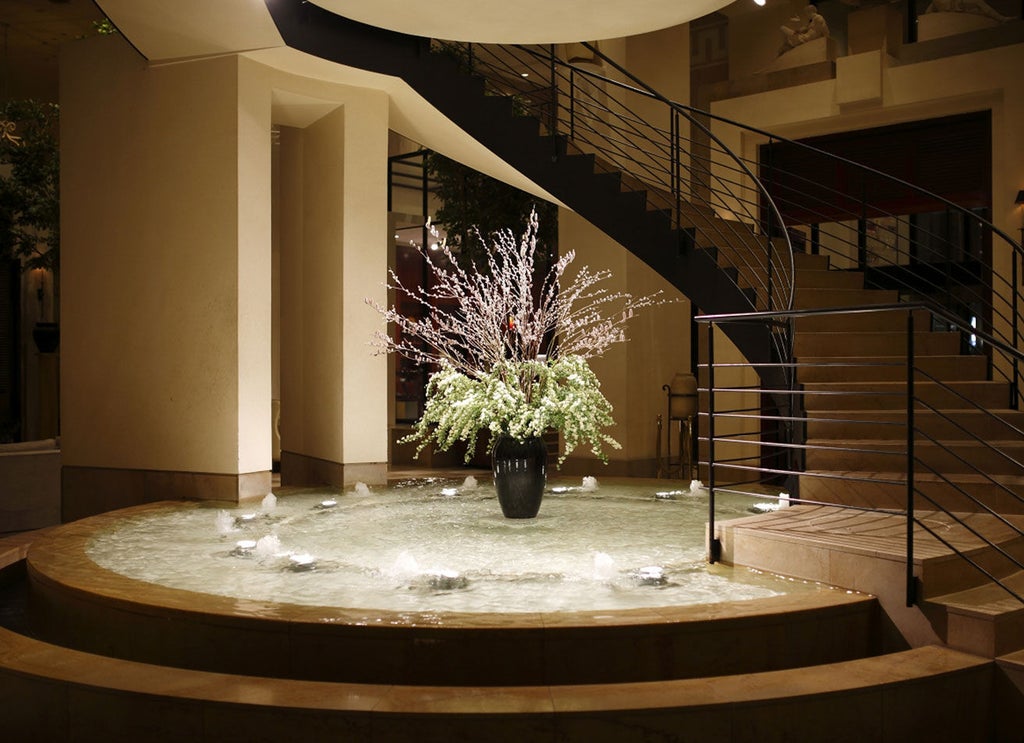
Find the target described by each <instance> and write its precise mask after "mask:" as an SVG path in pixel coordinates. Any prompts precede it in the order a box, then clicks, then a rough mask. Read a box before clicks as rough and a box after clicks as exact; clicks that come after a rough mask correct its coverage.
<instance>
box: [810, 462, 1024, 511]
mask: <svg viewBox="0 0 1024 743" xmlns="http://www.w3.org/2000/svg"><path fill="white" fill-rule="evenodd" d="M799 477H800V486H799V492H800V497H801V498H805V499H807V500H809V501H815V502H819V503H841V504H845V505H849V506H858V507H866V508H890V509H904V508H906V503H907V478H906V474H905V473H904V472H902V471H900V472H891V471H867V472H863V471H862V472H857V471H848V470H831V469H830V470H810V469H808V470H806V471H805V472H803V473H801V474H800V476H799ZM843 478H845V479H843ZM914 489H915V491H916V493H917V496H916V502H917V503H919V504H924V506H925V507H927V508H942V509H945V510H947V511H959V512H966V511H978V510H981V509H982V505H979V504H983V505H984V507H985V508H989V509H991V510H992V511H995V512H996V513H1002V514H1024V476H1021V475H979V474H962V473H961V474H956V473H951V474H949V475H944V476H942V477H940V476H938V475H935V474H934V473H930V472H920V473H916V474H915V475H914Z"/></svg>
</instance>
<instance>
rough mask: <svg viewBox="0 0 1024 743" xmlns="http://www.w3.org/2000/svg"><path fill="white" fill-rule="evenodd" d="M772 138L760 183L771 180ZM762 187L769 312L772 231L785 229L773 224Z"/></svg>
mask: <svg viewBox="0 0 1024 743" xmlns="http://www.w3.org/2000/svg"><path fill="white" fill-rule="evenodd" d="M773 140H774V138H773V137H769V138H768V162H767V170H768V172H767V173H766V174H762V179H761V183H762V184H764V183H771V182H772V180H771V178H772V175H773V174H772V153H773V152H774V148H773V147H772V144H773ZM765 175H766V176H767V178H765V177H764V176H765ZM755 188H756V186H755ZM762 188H764V192H761V193H760V196H761V199H760V200H761V206H760V210H761V211H763V213H764V214H765V218H764V219H765V227H764V233H765V243H766V244H765V250H766V251H767V260H766V268H767V272H768V277H767V281H766V286H767V291H768V297H767V300H768V301H767V309H768V311H769V312H771V311H772V309H774V304H773V302H772V295H773V294H774V293H775V292H774V287H773V286H772V282H773V280H774V277H773V275H772V273H773V272H772V233H774V232H775V230H776V228H778V229H785V226H784V225H781V224H780V225H776V224H775V210H774V209H772V208H771V207H770V206H769V203H768V199H767V198H765V197H766V196H767V195H768V193H767V186H762ZM754 309H757V307H755V308H754ZM782 309H788V308H786V307H783V308H782Z"/></svg>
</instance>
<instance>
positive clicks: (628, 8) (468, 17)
mask: <svg viewBox="0 0 1024 743" xmlns="http://www.w3.org/2000/svg"><path fill="white" fill-rule="evenodd" d="M312 2H313V3H314V4H316V5H319V6H320V7H322V8H324V9H325V10H329V11H331V12H332V13H336V14H338V15H341V16H345V17H346V18H351V19H353V20H356V21H361V22H363V23H368V24H370V25H371V26H379V27H380V28H389V29H391V30H393V31H401V32H403V33H408V34H415V35H417V36H431V37H435V38H440V39H449V40H452V41H479V42H482V43H492V44H548V43H557V42H565V41H592V40H596V39H610V38H618V37H622V36H633V35H635V34H640V33H646V32H648V31H656V30H658V29H661V28H668V27H669V26H677V25H679V24H680V23H685V22H686V21H689V20H692V19H694V18H700V17H701V16H705V15H707V14H708V13H713V12H714V11H716V10H718V9H719V8H721V7H724V6H725V5H728V4H729V3H730V2H732V0H514V1H512V2H509V0H429V2H426V1H424V0H418V1H417V0H413V2H410V1H409V0H312Z"/></svg>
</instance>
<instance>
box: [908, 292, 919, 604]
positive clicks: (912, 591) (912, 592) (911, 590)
mask: <svg viewBox="0 0 1024 743" xmlns="http://www.w3.org/2000/svg"><path fill="white" fill-rule="evenodd" d="M916 602H917V582H916V580H915V578H914V311H913V310H908V311H907V606H913V605H914V604H915V603H916Z"/></svg>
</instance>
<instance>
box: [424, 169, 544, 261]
mask: <svg viewBox="0 0 1024 743" xmlns="http://www.w3.org/2000/svg"><path fill="white" fill-rule="evenodd" d="M426 168H427V174H428V175H429V176H430V178H431V180H432V181H433V182H434V188H435V194H436V196H437V197H438V201H439V202H440V205H439V207H438V209H437V214H436V215H435V216H434V219H433V221H434V222H435V223H436V224H439V225H442V226H443V227H444V228H445V230H446V232H447V234H448V245H449V247H451V248H452V249H453V253H454V254H455V255H456V257H457V258H458V260H459V263H460V264H461V265H463V266H468V265H470V264H475V265H478V266H479V265H482V264H483V263H484V262H485V261H486V257H487V243H488V241H489V240H491V239H492V238H493V236H494V235H495V234H496V233H498V232H499V231H501V230H511V231H512V232H513V233H515V234H517V235H518V234H522V233H523V232H525V231H526V227H527V225H528V224H529V222H530V213H531V211H533V210H534V209H536V212H537V216H538V218H539V221H540V232H539V233H538V235H537V241H538V246H537V258H538V260H537V264H538V267H539V269H540V270H542V271H543V270H545V269H546V267H547V266H549V265H551V263H553V257H554V255H555V246H556V243H557V240H558V207H556V206H555V205H554V204H551V203H548V202H546V201H543V200H541V199H538V198H537V197H536V196H533V195H531V194H528V193H526V192H525V191H520V190H519V189H517V188H514V187H513V186H510V185H508V184H507V183H502V182H501V181H499V180H495V179H494V178H491V177H490V176H488V175H484V174H483V173H480V172H478V171H476V170H473V169H472V168H469V167H467V166H465V165H463V164H461V163H459V162H456V161H455V160H450V159H449V158H447V157H445V156H444V155H439V154H437V153H436V152H432V153H430V154H429V155H427V158H426Z"/></svg>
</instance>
